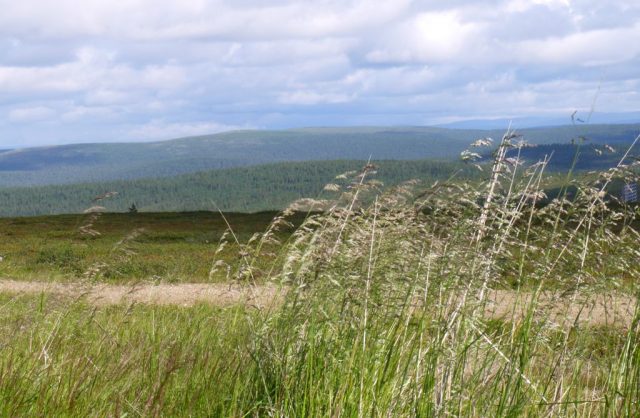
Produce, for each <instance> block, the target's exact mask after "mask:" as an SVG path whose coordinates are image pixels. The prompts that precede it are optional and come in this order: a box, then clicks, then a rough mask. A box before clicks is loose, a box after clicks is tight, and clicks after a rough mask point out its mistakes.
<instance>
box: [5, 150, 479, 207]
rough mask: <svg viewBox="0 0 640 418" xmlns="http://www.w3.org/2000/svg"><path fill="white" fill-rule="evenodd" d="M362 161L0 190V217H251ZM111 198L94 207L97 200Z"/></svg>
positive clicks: (390, 172) (436, 170)
mask: <svg viewBox="0 0 640 418" xmlns="http://www.w3.org/2000/svg"><path fill="white" fill-rule="evenodd" d="M365 164H366V162H364V161H353V160H350V161H347V160H342V161H340V160H339V161H309V162H295V163H278V164H269V165H262V166H254V167H244V168H233V169H225V170H213V171H205V172H198V173H191V174H185V175H180V176H175V177H166V178H154V179H136V180H118V181H110V182H101V183H88V184H72V185H52V186H37V187H20V188H5V189H0V202H2V203H1V206H0V216H32V215H47V214H60V213H79V212H82V211H84V210H85V209H87V208H89V207H91V206H92V205H95V204H98V205H102V206H104V207H105V208H106V209H107V210H108V211H112V212H126V211H127V210H128V209H129V208H130V207H131V206H132V205H134V204H135V206H136V208H137V210H139V211H149V212H151V211H154V212H155V211H172V212H173V211H195V210H215V209H220V210H223V211H236V212H255V211H261V210H270V209H282V208H284V207H286V206H287V205H289V204H290V203H291V202H293V201H295V200H296V199H299V198H303V197H311V198H317V197H321V194H322V193H323V188H324V186H325V185H326V184H327V183H330V182H332V181H334V179H335V177H336V176H337V175H339V174H341V173H344V172H348V171H353V170H360V169H361V168H362V167H363V166H364V165H365ZM375 164H376V165H377V166H378V170H377V174H375V178H376V179H377V180H380V181H382V182H383V183H384V184H385V185H386V186H390V185H394V184H398V183H400V182H402V181H405V180H410V179H420V180H424V181H426V182H430V181H435V180H439V179H445V178H448V177H449V176H451V175H452V174H454V173H456V175H457V176H458V178H464V177H466V178H469V177H471V176H477V173H478V172H477V170H476V169H475V168H473V167H471V166H468V165H464V164H462V163H458V162H446V161H433V160H419V161H380V162H376V163H375ZM107 192H117V193H118V194H117V195H116V196H113V197H110V198H108V199H105V200H103V201H100V202H97V203H94V202H93V199H94V198H95V197H96V196H99V195H102V194H104V193H107Z"/></svg>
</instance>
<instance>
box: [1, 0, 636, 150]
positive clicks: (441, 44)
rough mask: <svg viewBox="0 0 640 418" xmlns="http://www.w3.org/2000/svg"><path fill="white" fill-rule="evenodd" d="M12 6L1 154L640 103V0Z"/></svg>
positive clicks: (106, 0) (138, 1) (44, 1)
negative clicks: (52, 147) (69, 144)
mask: <svg viewBox="0 0 640 418" xmlns="http://www.w3.org/2000/svg"><path fill="white" fill-rule="evenodd" d="M0 10H1V11H2V12H1V13H0V141H1V142H0V148H2V147H3V146H4V147H13V146H26V145H36V144H55V143H67V142H88V141H91V142H94V141H124V140H127V141H129V140H153V139H167V138H173V137H179V136H185V135H193V134H203V133H213V132H217V131H222V130H228V129H237V128H284V127H299V126H337V125H406V124H411V125H428V124H441V123H447V122H451V121H456V120H462V119H483V118H512V117H515V118H517V117H522V116H544V117H546V116H554V117H556V116H563V115H566V117H567V118H568V117H569V115H570V114H571V113H572V112H573V110H575V109H582V110H585V111H587V110H588V109H589V108H590V107H591V105H592V103H593V102H594V98H595V109H596V112H602V113H607V112H617V113H620V112H633V111H639V110H640V94H639V93H638V90H639V87H640V2H639V1H637V0H627V1H624V0H609V1H604V0H487V1H479V0H448V1H435V0H423V1H420V0H415V1H411V0H315V1H301V0H298V1H295V0H118V1H113V0H56V1H53V0H19V1H16V0H0ZM598 90H599V93H598V94H596V92H597V91H598ZM567 120H568V119H567Z"/></svg>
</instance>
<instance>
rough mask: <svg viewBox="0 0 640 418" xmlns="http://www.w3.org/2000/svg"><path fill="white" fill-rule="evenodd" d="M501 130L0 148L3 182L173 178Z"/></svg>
mask: <svg viewBox="0 0 640 418" xmlns="http://www.w3.org/2000/svg"><path fill="white" fill-rule="evenodd" d="M520 132H521V133H522V134H523V135H524V136H525V138H526V139H528V140H529V141H530V142H532V143H535V144H550V143H568V142H569V141H570V140H571V138H575V137H578V136H585V137H588V138H589V139H590V140H591V142H593V143H611V144H614V145H615V144H620V143H628V142H630V141H631V140H632V139H633V138H634V137H635V135H637V133H638V132H640V124H635V125H588V126H586V125H585V126H577V127H575V126H559V127H548V128H531V129H524V130H522V131H520ZM502 133H503V129H500V130H477V129H446V128H435V127H396V128H388V127H356V128H309V129H291V130H282V131H236V132H226V133H220V134H216V135H207V136H199V137H190V138H181V139H175V140H170V141H162V142H151V143H109V144H78V145H62V146H54V147H37V148H26V149H16V150H9V151H0V187H13V186H30V185H47V184H68V183H80V182H84V183H86V182H98V181H106V180H126V179H136V178H149V177H168V176H175V175H179V174H185V173H192V172H197V171H205V170H212V169H225V168H233V167H243V166H252V165H259V164H267V163H275V162H284V161H313V160H336V159H353V160H366V159H368V158H369V157H371V158H372V159H374V160H419V159H449V160H452V159H456V158H457V157H458V155H459V154H460V152H461V151H462V150H464V149H465V148H466V147H467V146H468V144H469V143H470V142H472V141H473V140H475V139H477V138H479V137H485V136H491V137H493V138H495V139H499V138H500V137H501V135H502Z"/></svg>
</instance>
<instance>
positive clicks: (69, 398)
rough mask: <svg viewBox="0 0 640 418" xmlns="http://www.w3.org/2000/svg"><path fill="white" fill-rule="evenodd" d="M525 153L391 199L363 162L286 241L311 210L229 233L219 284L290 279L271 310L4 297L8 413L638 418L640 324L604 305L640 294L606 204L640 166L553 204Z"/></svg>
mask: <svg viewBox="0 0 640 418" xmlns="http://www.w3.org/2000/svg"><path fill="white" fill-rule="evenodd" d="M517 139H518V137H517V135H515V134H514V133H513V132H508V133H507V134H506V135H505V136H504V137H503V138H502V140H501V142H500V145H499V150H498V152H497V154H496V159H495V161H494V163H493V166H492V167H490V173H491V174H490V175H489V178H487V179H486V181H484V182H482V183H480V184H478V183H477V182H476V183H465V182H462V181H460V180H458V179H456V178H455V175H454V176H453V177H452V178H451V179H449V180H448V181H446V182H442V183H437V184H434V185H429V186H427V185H423V184H421V183H419V182H416V181H411V182H407V183H404V184H401V185H399V186H397V187H394V188H392V189H384V188H383V187H382V185H381V184H380V183H379V182H378V181H376V179H375V171H376V167H375V166H374V165H373V164H367V166H366V167H364V168H363V169H362V170H361V171H360V172H350V173H345V174H343V175H340V176H338V177H337V178H336V179H335V182H334V183H331V184H329V185H327V187H326V188H325V190H326V196H325V199H322V200H306V201H304V202H302V203H303V205H302V206H304V207H305V208H306V209H307V210H309V215H308V217H307V218H306V220H305V221H304V222H303V223H302V225H301V226H300V227H299V228H298V229H297V230H296V231H295V232H294V233H293V235H291V236H290V237H289V238H288V239H287V240H286V241H285V242H281V239H282V238H283V237H282V236H281V235H279V234H278V231H279V230H281V229H282V228H287V227H289V224H288V221H287V219H288V217H289V216H290V215H291V214H292V213H293V210H294V209H298V210H299V209H301V207H302V206H301V204H300V202H299V203H298V205H297V206H292V208H290V209H289V210H287V211H285V212H284V213H283V214H282V215H280V216H278V217H276V218H275V219H274V220H273V222H272V223H271V225H270V226H269V227H268V229H267V231H266V232H265V233H263V234H256V235H254V236H253V237H251V238H250V239H249V240H248V241H246V243H242V242H240V241H239V240H238V237H237V236H235V235H234V234H233V233H231V232H230V233H228V234H224V235H223V238H222V242H221V244H220V247H219V248H224V242H226V240H228V241H229V242H232V243H234V244H235V245H236V246H237V247H238V248H240V253H239V254H238V257H237V260H238V261H237V263H236V264H231V263H230V262H229V261H228V259H224V260H218V261H220V262H218V261H216V260H214V262H213V263H212V272H214V271H215V269H222V270H223V271H225V272H226V274H227V276H228V277H229V278H230V279H231V278H233V279H235V280H237V281H239V282H241V283H244V284H246V285H247V286H256V285H257V284H258V283H261V282H264V281H272V282H276V283H280V284H282V286H283V287H284V288H285V289H287V293H286V296H285V297H284V300H281V301H278V303H274V305H272V306H268V307H266V308H261V309H254V308H246V309H244V310H243V309H240V310H238V309H236V310H230V311H228V310H226V311H224V310H216V309H214V308H211V307H204V306H198V307H197V308H190V309H179V308H153V307H148V308H140V307H127V306H122V307H112V308H109V309H107V310H97V311H96V310H94V309H93V308H91V307H90V306H87V305H84V304H83V302H79V303H77V304H71V305H69V304H64V305H59V302H55V301H53V302H50V303H44V304H38V302H37V301H35V300H31V301H30V302H28V303H23V305H20V306H27V307H30V309H31V311H30V315H25V308H24V307H19V306H18V305H16V304H15V303H14V300H13V299H11V300H6V301H4V304H3V305H2V306H3V308H2V310H0V315H2V316H3V317H4V319H5V321H3V323H5V324H7V325H5V327H4V331H5V332H4V333H3V335H4V339H3V341H2V344H3V346H2V347H3V348H2V351H0V401H1V402H0V403H1V404H2V408H3V409H2V412H3V413H4V414H6V415H27V414H31V415H33V414H35V415H50V414H68V415H82V416H84V415H91V414H93V415H105V414H111V415H121V414H125V413H126V414H129V415H141V416H148V415H167V416H171V415H191V416H202V415H209V416H278V417H290V416H336V417H337V416H478V417H485V416H521V415H526V416H616V417H618V416H629V417H632V416H638V415H639V414H640V405H639V401H640V345H639V344H638V343H639V342H638V324H639V323H640V311H639V310H638V307H637V304H634V305H633V306H632V309H631V310H630V311H629V312H625V313H623V315H621V316H620V315H619V316H615V315H613V316H612V317H609V316H608V312H607V311H606V309H604V308H603V307H597V306H594V304H595V303H601V301H602V300H606V299H607V298H609V299H610V300H611V301H613V306H615V300H616V298H620V297H622V296H621V295H627V296H628V297H631V298H632V299H633V300H636V297H637V292H638V288H637V279H638V278H640V266H639V265H638V263H637V262H638V259H639V256H640V252H639V251H638V249H637V243H638V239H639V234H638V232H637V224H636V222H637V219H636V217H637V211H636V208H635V207H630V206H626V205H624V204H623V203H622V202H617V201H616V199H615V198H614V197H612V196H609V195H607V193H606V190H607V186H608V185H609V184H610V183H611V182H612V181H614V180H615V179H624V180H625V181H632V180H633V181H636V180H637V179H636V175H635V165H634V164H628V161H627V159H628V157H629V155H628V154H626V155H625V156H624V158H623V159H622V161H621V162H620V164H619V165H618V166H617V167H615V168H614V169H611V170H609V171H607V172H604V173H600V174H599V177H598V178H597V179H595V180H594V181H590V180H589V181H588V180H578V179H575V178H574V177H573V176H571V175H570V176H569V177H568V178H567V186H572V187H573V188H575V189H576V190H577V192H576V193H573V194H571V195H569V194H568V193H561V194H560V195H559V197H558V198H556V199H554V200H550V199H547V197H546V196H545V193H544V190H545V182H546V177H545V173H544V170H545V167H546V165H547V163H548V159H545V160H543V161H540V162H538V163H536V164H533V165H529V166H526V165H525V164H524V163H523V162H522V161H520V160H519V159H518V158H517V157H518V147H521V146H524V145H523V144H521V143H517V142H516V141H517ZM487 143H488V141H479V142H478V143H477V144H476V145H477V146H484V145H486V144H487ZM512 150H515V151H512ZM473 154H474V152H472V151H469V152H468V153H466V154H465V155H466V156H467V157H469V156H471V157H473ZM511 154H515V157H510V155H511ZM590 178H591V177H589V178H588V179H590ZM565 190H568V188H565ZM317 208H322V209H323V212H321V213H316V212H314V209H317ZM221 251H222V250H221ZM212 274H213V273H212ZM259 290H260V289H259V287H256V291H259ZM18 302H19V303H22V302H20V301H18ZM498 308H499V309H498ZM612 314H613V313H612ZM9 333H12V334H11V335H12V336H11V337H9Z"/></svg>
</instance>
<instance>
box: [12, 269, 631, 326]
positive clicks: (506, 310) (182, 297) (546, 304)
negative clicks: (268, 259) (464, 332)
mask: <svg viewBox="0 0 640 418" xmlns="http://www.w3.org/2000/svg"><path fill="white" fill-rule="evenodd" d="M283 291H284V290H283V289H279V288H278V287H276V286H273V285H261V286H238V285H229V284H204V283H201V284H193V283H181V284H158V285H153V284H141V285H134V286H123V285H107V284H98V285H85V284H78V283H69V284H64V283H47V282H26V281H17V280H0V292H3V293H10V294H39V293H42V292H45V293H51V294H56V295H60V296H65V297H70V298H79V297H86V300H88V301H89V302H90V303H92V304H95V305H97V306H105V305H115V304H120V303H131V302H136V303H144V304H156V305H178V306H193V305H194V304H197V303H208V304H212V305H217V306H230V305H237V304H248V305H254V306H261V307H264V306H269V305H272V304H274V303H275V304H277V303H278V301H279V300H281V297H282V295H283ZM530 297H531V294H530V293H526V292H525V293H520V294H518V293H515V292H512V291H507V290H493V291H490V292H489V293H488V295H487V303H486V305H485V307H484V316H485V318H493V319H508V318H515V319H516V320H517V319H518V318H522V317H523V316H524V314H525V310H526V307H527V306H528V305H529V303H528V299H529V298H530ZM636 305H637V300H636V298H634V297H631V296H627V295H622V294H598V295H589V296H588V297H587V296H565V297H560V296H559V295H554V294H544V295H543V296H541V297H540V303H539V305H538V308H537V309H536V315H537V316H538V317H540V316H544V317H545V318H547V319H548V320H549V321H550V323H551V324H556V325H558V326H561V327H566V326H568V325H571V324H572V323H574V322H578V323H580V324H588V325H592V326H594V325H597V326H607V325H615V326H622V327H629V326H630V325H631V321H632V319H633V314H634V311H635V308H636Z"/></svg>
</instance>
